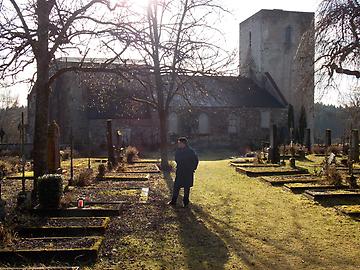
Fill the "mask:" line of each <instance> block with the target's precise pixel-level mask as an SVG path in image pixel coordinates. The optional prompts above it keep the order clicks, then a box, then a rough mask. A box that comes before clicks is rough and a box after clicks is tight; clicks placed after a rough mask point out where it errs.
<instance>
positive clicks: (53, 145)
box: [48, 120, 60, 173]
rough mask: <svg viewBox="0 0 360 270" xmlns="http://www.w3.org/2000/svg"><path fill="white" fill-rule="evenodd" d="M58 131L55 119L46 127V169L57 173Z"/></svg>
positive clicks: (58, 166) (58, 158) (58, 167)
mask: <svg viewBox="0 0 360 270" xmlns="http://www.w3.org/2000/svg"><path fill="white" fill-rule="evenodd" d="M59 137H60V131H59V126H58V125H57V124H56V122H55V120H54V121H53V122H52V123H51V124H50V125H49V128H48V171H49V173H57V172H58V171H59V169H60V147H59Z"/></svg>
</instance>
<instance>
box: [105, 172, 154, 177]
mask: <svg viewBox="0 0 360 270" xmlns="http://www.w3.org/2000/svg"><path fill="white" fill-rule="evenodd" d="M106 176H111V177H113V176H115V177H129V178H135V177H139V178H140V177H147V176H148V174H147V173H141V172H140V173H137V174H134V173H126V172H107V173H106V174H105V177H106Z"/></svg>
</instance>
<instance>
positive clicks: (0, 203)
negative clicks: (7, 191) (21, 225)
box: [0, 169, 6, 221]
mask: <svg viewBox="0 0 360 270" xmlns="http://www.w3.org/2000/svg"><path fill="white" fill-rule="evenodd" d="M4 177H5V173H4V171H3V170H2V169H1V170H0V221H4V220H5V216H6V212H5V204H6V203H5V201H4V200H3V199H2V197H1V192H2V191H1V185H2V181H3V179H4Z"/></svg>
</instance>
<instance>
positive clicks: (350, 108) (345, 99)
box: [340, 86, 360, 134]
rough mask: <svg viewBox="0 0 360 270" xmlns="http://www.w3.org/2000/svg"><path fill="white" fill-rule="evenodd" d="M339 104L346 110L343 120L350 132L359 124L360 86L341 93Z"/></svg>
mask: <svg viewBox="0 0 360 270" xmlns="http://www.w3.org/2000/svg"><path fill="white" fill-rule="evenodd" d="M340 104H341V106H342V107H344V109H345V111H346V115H347V119H345V120H346V122H347V123H346V125H347V128H348V130H349V131H348V132H349V134H350V131H351V129H353V128H359V124H360V87H359V86H358V87H356V88H354V89H352V90H350V91H349V92H348V93H347V94H343V95H342V99H341V100H340Z"/></svg>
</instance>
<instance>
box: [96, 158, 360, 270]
mask: <svg viewBox="0 0 360 270" xmlns="http://www.w3.org/2000/svg"><path fill="white" fill-rule="evenodd" d="M166 179H167V181H164V180H163V178H161V177H159V178H158V179H155V180H153V182H152V184H151V193H150V204H149V205H137V206H133V207H130V208H129V209H125V210H124V213H123V215H122V216H120V217H119V218H114V219H113V221H112V223H111V225H110V228H109V230H108V232H107V237H106V243H105V247H104V248H103V249H102V254H101V256H100V258H101V261H100V262H99V263H97V264H96V265H95V267H94V268H96V269H106V268H107V267H115V269H149V270H157V269H162V270H163V269H174V270H187V269H195V270H202V269H214V270H222V269H274V270H282V269H284V270H285V269H286V270H289V269H296V270H298V269H311V270H314V269H341V270H351V269H360V234H359V231H360V223H356V222H355V221H353V220H351V219H349V218H347V217H344V216H341V215H338V214H337V213H336V212H335V210H333V209H332V208H324V207H322V206H319V205H317V204H314V203H312V202H311V201H310V200H308V199H306V198H304V197H302V196H301V195H294V194H291V193H289V192H286V191H283V190H282V189H281V188H274V187H270V186H268V185H266V184H265V183H263V182H261V181H259V180H256V179H254V178H248V177H246V176H243V175H240V174H238V173H236V172H235V170H234V168H232V167H230V166H229V165H228V161H226V160H222V161H202V162H201V163H200V166H199V168H198V170H197V172H196V176H195V186H194V188H193V190H192V193H191V198H190V199H191V201H192V205H191V208H190V209H182V208H175V209H173V208H172V207H169V206H167V205H165V203H166V202H167V201H168V199H169V193H170V192H169V186H171V179H169V178H166Z"/></svg>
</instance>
